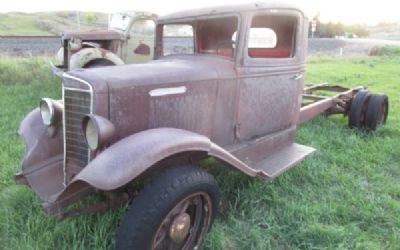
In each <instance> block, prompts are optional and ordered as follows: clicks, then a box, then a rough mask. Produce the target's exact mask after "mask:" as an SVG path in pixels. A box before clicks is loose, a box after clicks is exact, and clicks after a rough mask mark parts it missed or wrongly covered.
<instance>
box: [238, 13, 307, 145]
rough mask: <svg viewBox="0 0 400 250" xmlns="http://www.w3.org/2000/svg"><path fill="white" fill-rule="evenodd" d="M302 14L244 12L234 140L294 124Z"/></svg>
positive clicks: (301, 65) (301, 52) (300, 64)
mask: <svg viewBox="0 0 400 250" xmlns="http://www.w3.org/2000/svg"><path fill="white" fill-rule="evenodd" d="M303 19H304V18H303V16H302V14H301V13H299V12H296V11H292V10H265V11H261V12H257V13H253V14H250V15H249V16H248V18H247V27H246V28H244V30H246V35H245V38H244V39H243V41H244V46H243V48H244V49H243V55H242V58H243V59H242V60H241V61H242V65H241V66H239V68H238V77H239V79H238V89H239V93H238V99H239V100H238V112H237V121H236V122H237V124H236V127H237V133H236V136H237V138H238V139H239V140H248V139H251V138H254V137H258V136H263V135H268V134H273V133H276V132H279V131H282V130H285V129H288V128H290V127H292V126H295V125H296V122H297V119H298V115H299V110H300V106H301V93H302V89H303V83H304V71H305V64H304V61H305V53H306V51H305V48H306V46H305V42H306V39H307V38H306V37H305V36H306V30H303V28H302V27H304V24H303V22H304V20H303Z"/></svg>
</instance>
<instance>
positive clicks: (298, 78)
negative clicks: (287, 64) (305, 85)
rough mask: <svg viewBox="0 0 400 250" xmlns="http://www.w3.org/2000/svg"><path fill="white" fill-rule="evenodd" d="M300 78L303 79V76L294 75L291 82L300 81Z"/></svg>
mask: <svg viewBox="0 0 400 250" xmlns="http://www.w3.org/2000/svg"><path fill="white" fill-rule="evenodd" d="M302 78H303V74H296V75H295V76H293V77H292V80H295V81H297V80H300V79H302Z"/></svg>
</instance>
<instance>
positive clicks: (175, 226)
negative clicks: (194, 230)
mask: <svg viewBox="0 0 400 250" xmlns="http://www.w3.org/2000/svg"><path fill="white" fill-rule="evenodd" d="M189 229H190V216H189V214H187V213H182V214H180V215H179V216H178V217H176V218H175V219H174V221H173V222H172V224H171V227H170V228H169V237H170V238H171V240H172V241H174V242H175V243H181V242H182V241H183V240H184V239H185V238H186V236H187V235H188V233H189Z"/></svg>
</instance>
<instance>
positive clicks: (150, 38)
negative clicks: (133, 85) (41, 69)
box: [53, 11, 157, 75]
mask: <svg viewBox="0 0 400 250" xmlns="http://www.w3.org/2000/svg"><path fill="white" fill-rule="evenodd" d="M156 18H157V16H156V15H155V14H153V13H149V12H137V11H127V12H121V13H116V14H113V15H112V17H111V20H110V23H109V28H108V30H103V31H86V32H67V33H64V34H63V36H62V38H61V43H62V47H61V48H60V50H59V51H58V53H57V59H56V60H57V62H56V66H53V71H54V72H55V73H56V74H58V75H61V74H62V73H63V72H65V71H68V70H71V69H75V68H90V67H99V66H110V65H120V64H124V63H126V64H131V63H143V62H147V61H149V60H151V59H152V58H153V51H154V36H155V34H154V30H155V21H156Z"/></svg>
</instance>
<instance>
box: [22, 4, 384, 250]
mask: <svg viewBox="0 0 400 250" xmlns="http://www.w3.org/2000/svg"><path fill="white" fill-rule="evenodd" d="M307 27H308V21H307V18H306V17H305V16H304V14H303V12H302V11H301V10H299V8H297V7H296V6H293V5H286V4H282V3H263V4H247V5H241V6H227V7H220V8H209V9H201V10H194V11H185V12H182V13H176V14H172V15H169V16H165V17H162V18H160V19H159V20H158V23H157V26H156V45H155V55H154V57H155V60H154V61H151V62H149V63H146V64H135V65H121V66H116V67H103V68H96V69H77V70H73V71H70V72H68V73H65V74H64V75H63V100H52V99H49V98H44V99H42V101H41V102H40V108H37V109H35V110H33V111H32V112H31V113H30V114H29V115H28V116H27V117H26V118H25V120H24V121H23V122H22V124H21V127H20V134H21V136H22V137H23V138H24V140H25V144H26V147H27V151H26V155H25V158H24V161H23V163H22V172H21V173H20V174H18V175H17V176H16V179H17V182H18V183H21V184H27V185H29V186H30V187H31V188H32V190H33V191H34V192H36V193H37V194H38V195H39V197H40V198H41V199H42V200H43V204H44V208H45V211H46V212H47V214H48V215H49V216H52V217H56V218H65V217H68V216H77V215H80V214H85V213H90V212H100V211H106V210H108V209H111V208H115V207H119V206H121V205H123V204H126V203H127V202H128V201H132V202H130V203H129V205H128V209H127V211H126V215H125V217H124V218H123V219H122V222H121V225H120V228H119V230H118V235H117V241H116V245H117V248H118V249H198V247H199V246H200V245H201V243H202V242H203V240H204V238H205V236H206V234H207V232H208V230H209V229H210V227H211V225H212V223H213V219H214V216H215V215H216V212H217V209H218V205H219V191H218V185H217V183H216V181H215V180H214V178H213V176H212V175H211V174H210V173H208V172H207V171H206V170H205V169H202V168H201V167H199V166H196V165H197V163H198V162H199V161H200V160H202V159H205V158H209V157H213V158H215V159H217V160H219V161H220V162H222V163H223V165H224V166H227V167H229V168H227V171H228V169H233V170H238V171H241V172H243V173H244V174H246V175H249V176H253V177H259V178H262V179H265V180H272V179H274V178H276V177H277V176H279V175H280V174H282V173H283V172H285V171H286V170H288V169H290V168H291V167H293V166H295V165H296V164H298V163H299V162H301V161H302V160H304V159H305V158H306V157H308V156H310V155H312V154H313V152H314V151H315V149H314V148H311V147H308V146H304V145H300V144H297V143H295V136H296V127H297V125H298V124H300V123H303V122H305V121H307V120H310V119H312V118H313V117H315V116H317V115H318V114H321V113H324V114H325V115H330V114H343V115H347V116H349V125H350V127H355V128H363V129H366V130H373V129H375V128H376V126H377V125H380V124H383V123H385V121H386V118H387V111H388V99H387V97H386V96H385V95H382V94H379V95H377V94H374V95H372V94H370V93H369V92H368V91H367V90H366V89H365V88H364V87H358V88H355V89H347V88H343V87H340V86H331V85H324V84H321V85H314V86H309V87H307V88H305V89H304V88H303V82H304V78H303V76H304V71H305V57H306V44H307ZM172 28H173V29H175V30H179V31H181V32H182V33H183V34H185V35H186V36H189V37H191V44H189V45H188V47H185V48H182V49H180V50H177V51H171V50H168V49H166V46H165V43H166V41H167V40H168V35H169V33H168V32H167V31H168V30H169V29H172ZM327 92H329V93H330V94H328V95H321V94H323V93H327ZM89 194H98V195H102V196H104V197H105V198H106V201H105V202H102V203H98V204H92V205H90V206H88V207H83V208H80V209H76V208H75V209H71V208H70V209H68V208H67V206H68V205H70V204H72V203H74V202H76V201H78V200H80V199H81V198H82V197H85V196H87V195H89Z"/></svg>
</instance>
